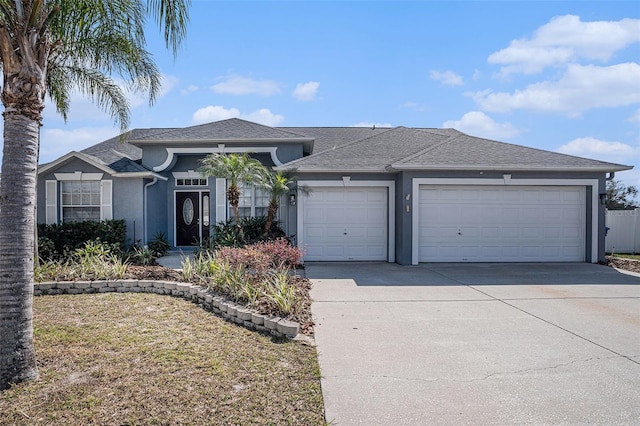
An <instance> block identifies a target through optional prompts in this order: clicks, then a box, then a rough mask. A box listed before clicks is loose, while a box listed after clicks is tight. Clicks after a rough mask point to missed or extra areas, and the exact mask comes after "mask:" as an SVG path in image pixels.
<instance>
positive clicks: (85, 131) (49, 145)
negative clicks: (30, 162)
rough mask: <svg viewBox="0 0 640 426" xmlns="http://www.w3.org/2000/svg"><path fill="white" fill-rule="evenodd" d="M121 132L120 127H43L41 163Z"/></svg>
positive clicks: (79, 149)
mask: <svg viewBox="0 0 640 426" xmlns="http://www.w3.org/2000/svg"><path fill="white" fill-rule="evenodd" d="M118 134H120V129H119V128H118V127H78V128H76V129H71V130H66V129H58V128H54V129H47V128H46V126H45V127H44V128H43V129H42V132H41V137H40V163H48V162H50V161H53V160H55V159H56V158H59V157H61V156H63V155H65V154H67V153H69V152H70V151H81V150H83V149H85V148H87V147H90V146H92V145H95V144H97V143H99V142H102V141H105V140H107V139H109V138H112V137H114V136H116V135H118Z"/></svg>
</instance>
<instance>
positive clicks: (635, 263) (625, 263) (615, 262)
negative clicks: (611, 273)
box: [607, 256, 640, 273]
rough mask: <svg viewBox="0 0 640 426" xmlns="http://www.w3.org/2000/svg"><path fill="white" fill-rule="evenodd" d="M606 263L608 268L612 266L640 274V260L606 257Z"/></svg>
mask: <svg viewBox="0 0 640 426" xmlns="http://www.w3.org/2000/svg"><path fill="white" fill-rule="evenodd" d="M607 262H608V265H609V266H613V267H614V268H618V269H624V270H625V271H631V272H638V273H640V260H635V259H625V258H622V257H612V256H607Z"/></svg>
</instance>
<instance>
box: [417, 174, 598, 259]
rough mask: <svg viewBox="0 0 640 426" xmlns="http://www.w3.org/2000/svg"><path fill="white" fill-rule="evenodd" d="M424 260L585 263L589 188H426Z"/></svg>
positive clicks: (422, 232)
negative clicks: (587, 194)
mask: <svg viewBox="0 0 640 426" xmlns="http://www.w3.org/2000/svg"><path fill="white" fill-rule="evenodd" d="M419 195H420V200H419V209H420V210H419V216H418V217H419V243H418V246H419V254H418V259H419V261H420V262H541V261H544V262H554V261H555V262H584V261H585V232H586V231H585V229H586V225H585V221H586V214H585V212H586V207H585V205H586V203H585V197H586V193H585V188H584V187H573V186H567V187H552V186H547V187H544V186H541V187H533V186H519V187H518V186H500V187H492V186H457V185H455V186H454V185H421V186H420V194H419Z"/></svg>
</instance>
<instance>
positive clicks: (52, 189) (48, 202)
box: [44, 180, 58, 225]
mask: <svg viewBox="0 0 640 426" xmlns="http://www.w3.org/2000/svg"><path fill="white" fill-rule="evenodd" d="M44 194H45V195H44V203H45V223H46V224H47V225H53V224H56V223H58V181H57V180H47V181H46V182H45V193H44Z"/></svg>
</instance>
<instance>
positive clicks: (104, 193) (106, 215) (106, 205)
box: [100, 180, 113, 220]
mask: <svg viewBox="0 0 640 426" xmlns="http://www.w3.org/2000/svg"><path fill="white" fill-rule="evenodd" d="M112 187H113V182H112V181H110V180H102V181H100V220H109V219H113V202H112V193H111V188H112Z"/></svg>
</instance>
